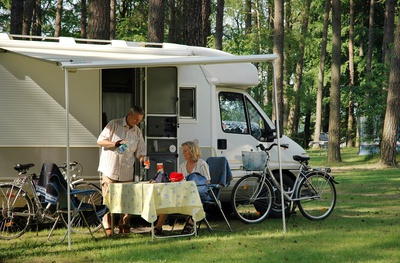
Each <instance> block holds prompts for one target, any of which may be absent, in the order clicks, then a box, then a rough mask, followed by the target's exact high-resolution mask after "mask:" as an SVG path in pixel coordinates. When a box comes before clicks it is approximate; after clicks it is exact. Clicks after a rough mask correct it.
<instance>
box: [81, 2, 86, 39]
mask: <svg viewBox="0 0 400 263" xmlns="http://www.w3.org/2000/svg"><path fill="white" fill-rule="evenodd" d="M86 21H87V5H86V0H81V37H82V38H86V37H87V33H86V26H87V23H86Z"/></svg>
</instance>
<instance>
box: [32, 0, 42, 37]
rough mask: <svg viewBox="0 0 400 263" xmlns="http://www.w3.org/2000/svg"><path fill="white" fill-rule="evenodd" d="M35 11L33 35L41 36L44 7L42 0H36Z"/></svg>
mask: <svg viewBox="0 0 400 263" xmlns="http://www.w3.org/2000/svg"><path fill="white" fill-rule="evenodd" d="M33 11H34V15H33V17H34V21H35V22H34V23H33V25H32V35H33V36H41V35H42V7H41V0H36V4H35V9H34V10H33Z"/></svg>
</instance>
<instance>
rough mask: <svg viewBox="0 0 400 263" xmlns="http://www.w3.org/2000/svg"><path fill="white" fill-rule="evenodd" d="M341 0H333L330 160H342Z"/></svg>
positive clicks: (331, 161) (333, 161)
mask: <svg viewBox="0 0 400 263" xmlns="http://www.w3.org/2000/svg"><path fill="white" fill-rule="evenodd" d="M340 31H341V25H340V0H332V75H331V93H330V97H331V102H330V115H329V140H328V162H330V163H337V162H341V161H342V160H341V157H340V50H341V41H340V37H341V34H340V33H341V32H340Z"/></svg>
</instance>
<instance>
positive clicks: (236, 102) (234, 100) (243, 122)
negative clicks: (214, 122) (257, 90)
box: [219, 92, 249, 134]
mask: <svg viewBox="0 0 400 263" xmlns="http://www.w3.org/2000/svg"><path fill="white" fill-rule="evenodd" d="M219 107H220V112H221V126H222V130H223V131H224V132H227V133H239V134H248V133H249V129H248V125H247V123H248V122H247V118H246V112H245V104H244V100H243V95H242V94H240V93H233V92H232V93H231V92H221V93H220V94H219Z"/></svg>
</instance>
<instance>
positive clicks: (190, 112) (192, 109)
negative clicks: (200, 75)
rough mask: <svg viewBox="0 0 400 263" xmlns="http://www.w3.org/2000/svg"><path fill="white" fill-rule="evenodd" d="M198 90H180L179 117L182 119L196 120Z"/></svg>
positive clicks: (187, 88) (185, 88)
mask: <svg viewBox="0 0 400 263" xmlns="http://www.w3.org/2000/svg"><path fill="white" fill-rule="evenodd" d="M195 102H196V88H195V87H180V88H179V116H180V117H181V118H190V119H195V118H196V104H195Z"/></svg>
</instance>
